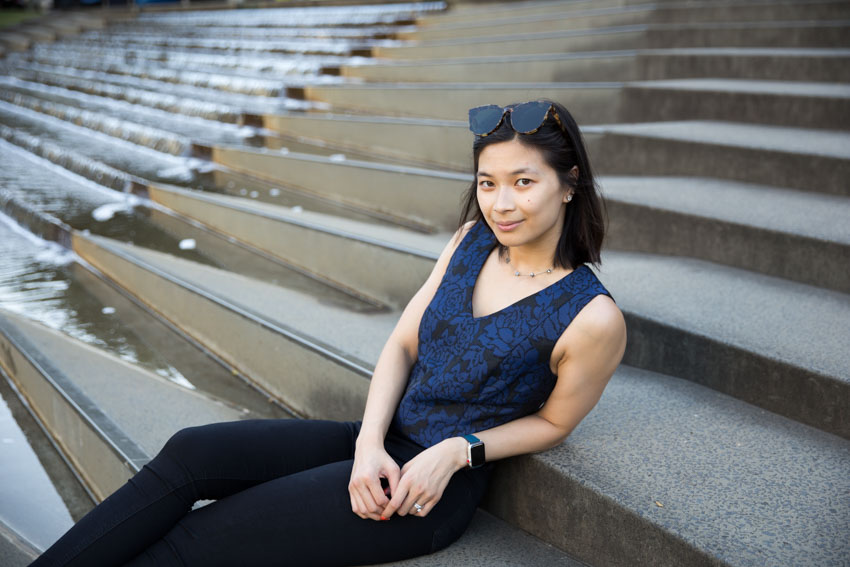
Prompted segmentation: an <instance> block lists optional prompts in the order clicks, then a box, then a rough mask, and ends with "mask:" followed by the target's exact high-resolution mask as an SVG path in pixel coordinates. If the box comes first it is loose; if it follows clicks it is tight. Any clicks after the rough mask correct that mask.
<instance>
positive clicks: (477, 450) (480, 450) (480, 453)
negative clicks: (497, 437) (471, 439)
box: [470, 443, 484, 467]
mask: <svg viewBox="0 0 850 567" xmlns="http://www.w3.org/2000/svg"><path fill="white" fill-rule="evenodd" d="M470 451H471V453H472V463H470V464H471V465H472V466H474V467H477V466H478V465H483V464H484V444H483V443H481V444H476V445H473V446H472V447H471V448H470Z"/></svg>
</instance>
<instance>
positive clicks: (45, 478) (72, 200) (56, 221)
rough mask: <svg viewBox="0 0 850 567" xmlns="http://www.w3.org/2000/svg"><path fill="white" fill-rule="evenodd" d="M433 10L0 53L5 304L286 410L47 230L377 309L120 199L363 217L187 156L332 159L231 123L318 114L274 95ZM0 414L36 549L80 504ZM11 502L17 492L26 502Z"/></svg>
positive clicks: (157, 30)
mask: <svg viewBox="0 0 850 567" xmlns="http://www.w3.org/2000/svg"><path fill="white" fill-rule="evenodd" d="M444 8H445V4H444V3H442V2H422V3H409V4H385V5H374V6H367V5H364V6H347V7H330V6H326V7H309V8H277V9H240V10H202V11H183V12H151V13H143V14H140V15H138V17H137V18H136V19H135V20H133V21H123V20H120V19H119V20H116V21H115V22H113V23H112V24H110V25H109V26H108V27H107V28H106V29H103V30H96V31H89V32H84V33H81V34H79V35H77V36H74V37H69V38H65V39H61V40H58V41H56V42H54V43H42V44H38V45H35V46H34V47H32V48H31V49H29V50H28V51H25V52H13V53H8V54H7V55H6V56H5V58H2V59H0V308H2V309H5V310H8V311H11V312H14V313H17V314H20V315H23V316H25V317H28V318H30V319H33V320H36V321H39V322H41V323H43V324H45V325H47V326H49V327H51V328H53V329H56V330H59V331H61V332H63V333H66V334H68V335H70V336H72V337H74V338H76V339H79V340H82V341H85V342H86V343H88V344H90V345H93V346H95V347H96V348H101V349H104V350H106V351H109V352H111V353H113V354H114V355H116V356H119V357H121V358H122V359H124V360H127V361H128V362H131V363H133V364H137V365H140V366H142V367H144V368H147V369H149V370H151V371H152V372H155V373H156V374H158V375H160V376H162V377H164V378H166V379H168V380H170V381H172V382H173V383H175V384H178V385H180V386H182V387H185V388H189V389H198V390H202V391H205V392H208V393H210V394H212V395H215V396H218V397H221V398H225V399H228V400H231V401H236V402H237V403H239V404H240V405H242V406H243V407H246V408H248V409H250V410H251V411H253V412H254V413H255V414H256V415H258V416H265V417H285V416H287V415H289V414H288V412H287V410H286V409H285V408H283V407H281V406H280V405H279V404H276V403H269V401H268V400H267V399H265V398H264V397H263V396H261V395H260V394H258V393H257V392H256V391H255V390H254V389H252V388H251V387H250V386H248V385H247V384H244V383H241V382H239V381H235V380H234V378H233V376H232V374H231V370H230V369H229V368H226V367H225V366H223V365H222V364H220V363H219V361H217V360H215V359H214V358H212V357H210V356H208V355H207V353H205V352H203V351H201V350H199V349H198V348H196V347H195V346H194V345H193V344H190V343H189V342H187V341H186V340H185V339H184V338H183V337H182V336H181V335H179V334H178V333H176V332H175V331H173V330H169V329H170V328H169V327H168V326H167V325H165V324H164V323H163V322H162V320H161V319H159V318H158V317H157V316H156V315H155V314H153V313H152V312H151V311H150V310H149V309H147V308H146V307H145V306H143V305H140V304H139V303H138V302H136V301H135V300H133V299H132V298H130V297H128V296H127V295H126V294H125V293H123V292H122V291H121V290H119V289H118V288H117V287H115V286H114V285H113V284H111V283H110V282H108V281H106V280H105V279H104V278H103V277H101V276H100V275H99V273H97V271H96V270H93V269H92V268H91V267H90V266H88V265H86V263H85V262H83V261H81V259H80V258H78V257H77V256H76V255H75V254H74V253H73V252H71V251H69V250H67V249H66V248H64V247H63V246H61V245H60V244H58V243H57V242H54V240H56V239H57V236H56V234H57V228H56V227H57V226H61V225H62V224H64V225H67V226H68V227H71V228H74V229H77V230H83V231H89V232H91V233H94V234H99V235H103V236H107V237H110V238H114V239H117V240H121V241H126V242H132V243H134V244H135V245H138V246H144V247H147V248H151V249H154V250H159V251H163V252H167V253H170V254H173V255H175V256H179V257H182V258H185V259H188V260H192V261H195V262H200V263H204V264H207V265H212V266H216V267H222V268H227V269H236V268H235V267H234V266H238V270H239V271H241V272H242V273H247V274H249V275H251V276H252V277H255V278H258V279H263V280H265V281H269V282H272V283H275V284H277V285H281V286H286V287H290V288H294V289H298V290H300V291H305V292H308V293H311V294H314V295H316V296H317V297H319V298H320V299H321V300H322V301H326V302H330V303H334V304H337V305H340V306H342V307H344V308H347V309H352V310H361V311H362V310H374V309H375V306H374V305H371V304H367V303H364V302H363V301H362V300H361V299H359V298H356V297H353V296H350V295H348V294H346V293H344V292H342V291H340V290H337V289H334V288H332V287H329V286H327V285H323V284H320V283H318V282H317V281H316V280H314V279H312V278H309V277H307V276H305V275H302V274H301V273H299V272H297V271H294V270H290V269H287V267H286V266H284V265H282V264H280V263H279V262H274V261H271V260H269V259H268V258H266V257H262V256H258V255H257V254H256V253H254V252H252V251H250V250H246V249H245V248H244V247H240V246H237V245H235V244H234V243H232V242H231V241H229V240H228V239H226V238H222V237H220V236H217V235H215V234H211V233H209V232H208V231H205V230H204V229H202V228H199V227H197V226H195V225H193V224H192V223H187V222H185V220H184V219H182V218H180V217H178V216H176V215H174V214H173V213H170V212H169V211H166V210H164V209H162V208H161V207H159V206H157V205H155V204H152V203H150V202H147V201H145V200H143V199H140V198H138V197H136V196H134V195H132V194H130V193H128V192H127V191H128V189H129V187H130V186H131V185H132V184H133V183H134V182H141V183H143V184H147V183H148V182H157V183H165V184H170V185H174V186H179V187H184V188H190V189H194V190H201V191H211V192H217V193H225V194H231V195H239V196H243V197H247V198H253V199H257V200H265V201H268V202H273V203H275V204H278V205H283V206H288V207H293V208H296V207H298V208H302V209H305V210H315V211H319V212H327V211H328V208H331V209H333V210H332V212H333V213H334V214H337V215H341V216H347V217H350V218H355V219H358V218H361V217H362V213H360V212H357V211H352V210H338V209H334V205H332V204H328V203H325V202H322V201H320V200H317V199H316V198H314V197H311V196H309V195H305V194H304V193H302V192H299V191H297V190H293V189H292V188H288V187H285V186H280V185H276V184H273V183H269V182H266V181H261V180H258V179H254V178H251V177H250V176H246V175H243V174H239V173H236V172H232V171H228V170H225V169H223V168H221V167H219V166H217V165H215V164H213V163H211V162H209V161H207V160H205V159H202V158H199V157H196V156H194V155H193V151H192V147H193V144H201V145H204V146H207V147H208V146H212V145H217V144H220V145H230V146H246V147H258V146H266V147H268V148H269V149H270V151H288V150H289V149H291V150H293V151H307V150H309V151H313V152H314V153H318V154H323V155H328V151H327V150H325V149H323V148H321V147H318V146H316V147H312V148H310V147H305V146H303V145H298V144H294V143H293V142H291V141H286V140H282V139H280V138H279V137H278V136H276V135H275V134H273V133H270V132H267V131H263V130H261V129H258V128H255V127H252V126H245V125H242V124H240V116H241V115H242V113H251V114H261V113H276V112H284V111H286V110H291V109H319V110H322V109H325V108H326V107H325V106H324V105H322V104H320V103H311V102H308V101H304V100H300V99H297V98H290V97H288V96H287V92H288V91H287V89H288V88H291V87H300V86H304V85H310V84H322V83H337V82H340V81H343V78H341V77H339V76H334V75H325V74H322V70H323V69H325V68H328V67H334V66H338V65H340V64H346V63H347V64H358V65H360V64H369V59H368V58H367V57H364V56H363V53H364V50H365V49H368V48H369V47H371V46H375V45H392V44H398V43H401V42H399V41H397V40H394V39H392V36H393V34H394V33H395V32H397V31H399V30H405V29H408V28H409V27H410V25H411V22H412V21H413V20H414V19H415V17H416V16H417V15H418V14H422V13H426V12H429V11H433V10H442V9H444ZM371 220H372V221H373V222H374V219H371ZM59 240H60V241H61V238H59ZM187 243H191V244H187ZM12 406H14V407H20V408H23V406H22V405H21V402H20V400H18V399H17V397H16V396H15V392H14V389H13V388H12V386H11V384H9V383H4V384H3V387H2V388H0V486H2V487H4V488H0V522H3V523H5V524H7V525H8V526H11V527H12V529H13V530H15V531H16V532H17V533H19V534H20V535H21V536H22V537H24V538H25V539H27V540H28V541H30V542H31V543H33V544H34V545H36V546H37V547H44V546H45V545H47V544H49V542H51V541H52V540H53V539H55V537H56V535H57V534H58V533H61V532H62V531H63V530H64V529H67V527H68V526H69V525H70V523H71V522H72V520H73V519H76V518H77V517H78V516H79V514H80V513H82V512H84V511H85V509H86V508H87V506H90V503H86V502H85V496H82V497H81V496H80V494H81V493H80V489H79V487H76V488H74V487H70V484H69V483H68V482H58V481H57V478H60V477H62V475H61V474H59V473H58V472H57V471H58V469H59V468H61V466H60V465H56V464H54V465H49V463H51V462H59V461H57V458H56V456H55V455H51V454H50V452H51V451H53V450H52V449H51V448H50V446H49V443H46V442H39V443H35V442H34V441H33V440H34V439H36V437H38V435H39V434H37V433H34V431H35V430H36V429H37V427H36V426H34V425H33V423H35V422H32V423H29V422H28V423H27V424H25V423H24V421H27V420H29V421H31V419H30V418H28V417H25V414H26V412H25V411H24V410H23V409H20V411H12V410H10V407H12ZM16 416H17V417H16ZM42 436H43V435H42ZM45 447H47V448H45ZM51 459H52V460H51ZM46 463H48V464H46ZM51 467H52V469H51ZM62 474H64V475H65V477H67V476H68V473H67V471H66V472H65V473H62ZM62 478H64V477H62ZM10 487H16V490H11V489H10ZM21 489H22V490H23V494H27V493H29V496H27V497H26V502H24V501H22V500H20V496H19V495H20V494H22V492H20V490H21ZM72 493H73V494H72ZM34 494H37V495H38V498H37V500H38V506H36V507H33V506H32V504H31V503H32V502H33V501H34V500H33V497H32V495H34ZM81 501H82V502H83V503H82V504H81V503H80V502H81ZM27 503H29V504H27Z"/></svg>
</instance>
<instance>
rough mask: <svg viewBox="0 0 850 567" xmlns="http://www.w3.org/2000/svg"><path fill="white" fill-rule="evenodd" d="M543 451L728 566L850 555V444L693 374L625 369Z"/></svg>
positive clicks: (570, 473) (817, 561)
mask: <svg viewBox="0 0 850 567" xmlns="http://www.w3.org/2000/svg"><path fill="white" fill-rule="evenodd" d="M537 458H539V459H541V460H542V461H544V462H545V463H546V464H547V465H548V466H550V467H552V468H553V469H555V470H557V471H558V473H559V474H560V475H563V476H564V477H569V478H571V479H572V481H573V482H578V483H580V484H581V485H583V486H587V487H589V488H591V489H592V490H594V491H596V492H599V493H601V494H603V495H604V496H606V497H608V498H611V499H613V500H614V501H615V502H616V503H617V504H618V505H619V506H620V507H622V508H625V509H627V510H628V511H629V512H631V513H633V514H636V515H637V516H639V517H640V518H642V519H643V520H645V521H648V522H652V523H653V524H655V525H657V526H658V527H659V528H661V529H663V530H665V531H669V532H672V533H673V534H675V535H676V536H678V537H680V538H682V539H684V540H685V541H687V542H688V543H690V544H691V545H693V546H694V547H697V548H698V549H701V550H703V551H705V552H706V553H708V554H710V555H711V556H714V557H717V558H719V559H721V560H723V561H727V562H729V564H731V565H754V564H759V565H802V564H809V565H827V564H834V563H831V562H833V561H836V560H837V559H838V558H840V557H846V554H847V553H848V551H850V543H848V540H847V539H846V537H844V536H843V535H842V533H841V530H840V529H838V530H836V529H835V528H836V526H838V525H840V524H841V523H842V522H843V521H845V520H846V518H847V517H848V514H850V500H848V499H847V498H846V494H847V492H848V490H850V476H848V475H847V474H846V471H847V470H848V467H850V442H848V441H847V440H844V439H841V438H839V437H837V436H834V435H830V434H828V433H824V432H821V431H819V430H816V429H814V428H811V427H808V426H805V425H801V424H799V423H796V422H794V421H792V420H789V419H786V418H783V417H780V416H777V415H775V414H772V413H770V412H768V411H765V410H762V409H759V408H755V407H753V406H751V405H749V404H746V403H744V402H741V401H739V400H736V399H734V398H731V397H729V396H726V395H724V394H721V393H719V392H715V391H713V390H709V389H707V388H704V387H702V386H699V385H698V384H695V383H693V382H690V381H687V380H683V379H679V378H674V377H671V376H665V375H661V374H657V373H654V372H648V371H645V370H639V369H637V368H633V367H628V366H621V367H620V368H619V369H618V371H617V372H616V373H615V375H614V377H613V379H612V380H611V383H610V384H609V385H608V387H607V389H606V390H605V393H604V394H603V396H602V399H601V400H600V402H599V405H598V406H597V407H596V408H595V409H594V410H593V411H592V412H591V413H590V414H589V415H588V416H587V417H586V418H585V419H584V421H582V423H581V424H580V425H579V426H578V428H577V429H576V430H575V431H574V432H573V433H572V434H571V435H570V437H568V438H567V440H566V442H565V443H563V444H562V445H560V446H559V447H556V448H555V449H553V450H550V451H547V452H544V453H541V454H539V455H538V456H537ZM742 479H747V480H746V481H743V482H742ZM656 502H657V503H660V506H659V505H658V504H656ZM839 562H840V560H839Z"/></svg>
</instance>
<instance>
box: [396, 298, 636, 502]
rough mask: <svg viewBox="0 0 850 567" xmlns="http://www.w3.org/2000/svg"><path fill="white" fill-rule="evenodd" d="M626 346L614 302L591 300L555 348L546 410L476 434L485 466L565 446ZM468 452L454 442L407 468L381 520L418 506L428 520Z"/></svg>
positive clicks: (460, 442) (423, 455)
mask: <svg viewBox="0 0 850 567" xmlns="http://www.w3.org/2000/svg"><path fill="white" fill-rule="evenodd" d="M625 345H626V326H625V321H624V320H623V315H622V313H620V310H619V309H618V308H617V306H616V305H615V304H614V302H613V301H612V300H611V299H610V298H608V297H605V296H600V297H596V298H594V299H593V300H591V302H590V303H588V305H586V306H585V308H584V309H582V311H580V312H579V315H577V316H576V319H575V320H574V321H573V323H572V324H571V325H569V326H568V327H567V330H565V331H564V334H563V335H562V336H561V338H560V339H559V340H558V343H557V344H556V347H555V351H554V352H561V351H562V352H563V355H562V356H561V358H560V360H559V362H558V366H557V369H558V380H557V382H556V383H555V388H554V389H553V390H552V393H551V394H550V395H549V398H548V399H547V401H546V403H545V404H544V406H543V407H542V408H541V409H540V410H539V411H537V412H536V413H534V414H532V415H528V416H526V417H522V418H519V419H516V420H514V421H511V422H509V423H506V424H503V425H500V426H498V427H494V428H492V429H488V430H486V431H480V432H475V435H476V436H477V437H478V438H479V439H481V441H483V442H484V445H485V447H486V457H487V461H494V460H498V459H503V458H506V457H511V456H514V455H521V454H525V453H534V452H538V451H543V450H545V449H549V448H551V447H554V446H556V445H558V444H560V443H561V442H563V441H564V439H566V437H567V436H568V435H569V434H570V432H572V430H573V429H575V427H576V426H577V425H578V424H579V422H580V421H581V420H582V419H583V418H584V417H585V416H586V415H587V414H588V413H589V412H590V410H591V409H593V406H595V405H596V403H597V402H598V401H599V398H600V397H601V396H602V391H603V390H604V389H605V386H606V385H607V383H608V381H609V380H610V378H611V376H612V375H613V373H614V370H616V368H617V366H618V365H619V364H620V360H622V357H623V353H624V351H625ZM466 447H467V442H466V440H465V439H463V438H462V437H452V438H449V439H446V440H444V441H442V442H440V443H438V444H436V445H434V446H432V447H429V448H428V449H426V450H425V451H423V452H421V453H420V454H419V455H417V456H416V457H414V458H413V459H411V460H410V461H409V462H408V463H406V464H405V465H404V468H403V469H402V471H401V472H402V481H401V486H400V487H399V490H398V491H397V492H396V491H394V492H393V498H392V501H391V502H390V504H389V505H388V506H387V508H385V509H384V511H383V515H384V516H385V517H390V515H392V514H393V513H398V514H399V515H405V514H407V513H409V512H410V511H411V508H412V506H413V504H414V502H415V503H418V504H420V505H421V506H422V507H423V508H422V510H421V511H420V512H419V513H417V514H416V515H417V516H419V517H422V516H425V515H427V514H428V512H430V510H431V509H432V508H433V507H434V505H436V503H437V502H438V501H439V499H440V497H441V496H442V493H443V490H444V489H445V487H446V485H447V484H448V481H449V479H450V478H451V476H452V474H454V473H455V472H457V471H458V470H460V469H462V468H463V467H465V466H467V463H466Z"/></svg>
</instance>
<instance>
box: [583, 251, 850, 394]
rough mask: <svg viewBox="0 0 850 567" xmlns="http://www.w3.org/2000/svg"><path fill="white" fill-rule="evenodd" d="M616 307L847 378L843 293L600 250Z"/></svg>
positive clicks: (849, 305)
mask: <svg viewBox="0 0 850 567" xmlns="http://www.w3.org/2000/svg"><path fill="white" fill-rule="evenodd" d="M599 274H600V279H601V280H602V282H603V283H604V284H605V285H606V287H607V288H608V289H609V291H611V293H612V294H613V296H614V298H615V299H616V300H617V302H618V303H619V305H620V308H621V309H623V310H624V311H628V312H630V313H635V314H639V315H642V316H645V317H647V318H649V319H651V320H654V321H660V322H663V323H664V324H665V325H671V326H674V327H677V328H681V329H685V330H688V331H690V332H692V333H695V334H697V335H700V336H706V337H711V338H713V339H715V340H717V341H719V342H720V343H722V344H729V345H734V346H737V347H739V348H741V349H743V350H745V351H749V352H753V353H757V354H760V355H762V356H766V357H768V358H771V359H774V360H779V361H783V362H786V363H788V364H791V365H794V366H797V367H801V368H805V369H808V370H811V371H813V372H817V373H821V374H823V375H825V376H830V377H832V378H834V379H837V380H840V381H841V382H843V383H850V350H848V349H847V344H846V343H847V337H848V336H850V296H848V295H846V294H843V293H839V292H834V291H829V290H824V289H822V288H818V287H813V286H809V285H805V284H798V283H794V282H790V281H788V280H783V279H780V278H775V277H771V276H765V275H761V274H757V273H754V272H749V271H747V270H741V269H738V268H732V267H728V266H723V265H720V264H715V263H712V262H706V261H703V260H696V259H692V258H683V257H675V256H659V255H654V254H646V253H639V252H622V251H614V250H607V251H606V252H605V255H604V257H603V265H602V268H601V269H600V270H599Z"/></svg>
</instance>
